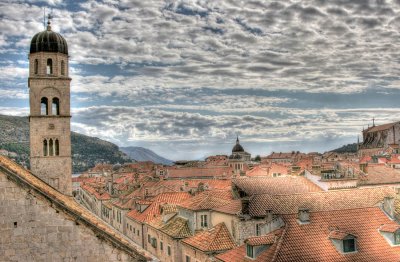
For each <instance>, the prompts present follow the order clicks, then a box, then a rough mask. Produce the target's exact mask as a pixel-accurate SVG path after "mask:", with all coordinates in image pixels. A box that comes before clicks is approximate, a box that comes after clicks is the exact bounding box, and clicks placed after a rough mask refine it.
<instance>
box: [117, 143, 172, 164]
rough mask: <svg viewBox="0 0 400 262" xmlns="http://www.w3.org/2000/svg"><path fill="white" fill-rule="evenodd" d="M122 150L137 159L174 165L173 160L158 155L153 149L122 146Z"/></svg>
mask: <svg viewBox="0 0 400 262" xmlns="http://www.w3.org/2000/svg"><path fill="white" fill-rule="evenodd" d="M120 150H121V151H122V152H124V153H125V154H127V155H128V156H129V157H130V158H132V159H135V160H136V161H152V162H154V163H158V164H163V165H172V164H173V161H171V160H169V159H166V158H164V157H162V156H159V155H157V154H156V153H154V152H153V151H151V150H150V149H147V148H143V147H136V146H131V147H120Z"/></svg>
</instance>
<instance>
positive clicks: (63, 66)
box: [61, 60, 65, 75]
mask: <svg viewBox="0 0 400 262" xmlns="http://www.w3.org/2000/svg"><path fill="white" fill-rule="evenodd" d="M61 75H65V63H64V60H61Z"/></svg>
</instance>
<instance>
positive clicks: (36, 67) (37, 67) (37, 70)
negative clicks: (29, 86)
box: [33, 59, 39, 75]
mask: <svg viewBox="0 0 400 262" xmlns="http://www.w3.org/2000/svg"><path fill="white" fill-rule="evenodd" d="M33 67H34V72H35V75H37V74H38V72H39V61H38V60H37V59H35V62H34V66H33Z"/></svg>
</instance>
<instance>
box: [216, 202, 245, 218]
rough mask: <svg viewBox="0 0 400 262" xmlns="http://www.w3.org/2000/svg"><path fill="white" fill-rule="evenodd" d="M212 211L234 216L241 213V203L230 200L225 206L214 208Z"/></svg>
mask: <svg viewBox="0 0 400 262" xmlns="http://www.w3.org/2000/svg"><path fill="white" fill-rule="evenodd" d="M212 210H214V211H217V212H221V213H225V214H231V215H236V214H239V213H240V211H242V202H241V201H240V200H239V199H238V200H230V201H229V202H228V203H226V204H225V205H222V206H219V207H215V208H213V209H212Z"/></svg>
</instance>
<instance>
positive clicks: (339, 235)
mask: <svg viewBox="0 0 400 262" xmlns="http://www.w3.org/2000/svg"><path fill="white" fill-rule="evenodd" d="M348 235H352V236H354V237H355V235H354V234H351V233H349V232H345V231H342V230H338V229H335V230H332V231H331V232H330V233H329V238H331V239H338V240H343V239H345V238H346V237H347V236H348Z"/></svg>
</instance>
